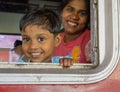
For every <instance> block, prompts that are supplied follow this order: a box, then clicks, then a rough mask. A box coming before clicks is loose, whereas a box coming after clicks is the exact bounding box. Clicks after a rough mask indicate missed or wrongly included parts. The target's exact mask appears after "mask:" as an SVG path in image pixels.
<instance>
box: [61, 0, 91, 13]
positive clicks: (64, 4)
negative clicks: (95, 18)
mask: <svg viewBox="0 0 120 92" xmlns="http://www.w3.org/2000/svg"><path fill="white" fill-rule="evenodd" d="M71 1H73V0H62V2H61V8H60V10H61V11H62V10H63V9H64V7H65V6H66V5H67V4H68V3H70V2H71ZM84 1H85V2H86V6H87V10H88V13H90V0H84Z"/></svg>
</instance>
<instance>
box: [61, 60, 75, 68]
mask: <svg viewBox="0 0 120 92" xmlns="http://www.w3.org/2000/svg"><path fill="white" fill-rule="evenodd" d="M73 63H74V61H73V59H72V58H60V60H59V64H60V65H61V66H62V67H63V68H69V67H71V66H72V65H73Z"/></svg>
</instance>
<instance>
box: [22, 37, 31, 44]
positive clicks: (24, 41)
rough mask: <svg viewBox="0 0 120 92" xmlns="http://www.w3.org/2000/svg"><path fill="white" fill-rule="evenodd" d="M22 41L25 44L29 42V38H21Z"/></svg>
mask: <svg viewBox="0 0 120 92" xmlns="http://www.w3.org/2000/svg"><path fill="white" fill-rule="evenodd" d="M22 41H23V43H26V42H29V41H30V39H29V38H22Z"/></svg>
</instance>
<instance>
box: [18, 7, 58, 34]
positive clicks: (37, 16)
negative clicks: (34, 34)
mask: <svg viewBox="0 0 120 92" xmlns="http://www.w3.org/2000/svg"><path fill="white" fill-rule="evenodd" d="M28 25H38V26H42V27H43V28H45V29H47V30H49V31H50V32H51V33H53V34H58V33H59V32H60V20H59V17H58V16H57V14H56V13H55V12H54V11H52V10H50V9H37V10H33V11H31V12H29V13H27V14H26V15H24V16H23V17H22V19H21V20H20V25H19V27H20V31H21V32H22V31H23V30H24V28H25V27H26V26H28Z"/></svg>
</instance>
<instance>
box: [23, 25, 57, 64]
mask: <svg viewBox="0 0 120 92" xmlns="http://www.w3.org/2000/svg"><path fill="white" fill-rule="evenodd" d="M22 41H23V44H22V48H23V51H24V53H25V55H26V56H27V57H28V58H29V59H30V60H31V61H32V62H49V61H50V59H51V55H52V52H53V49H54V47H55V45H56V44H55V37H54V35H53V34H52V33H50V32H49V31H48V30H46V29H43V28H42V27H40V26H37V25H28V26H27V27H26V28H25V30H24V31H23V32H22Z"/></svg>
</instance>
